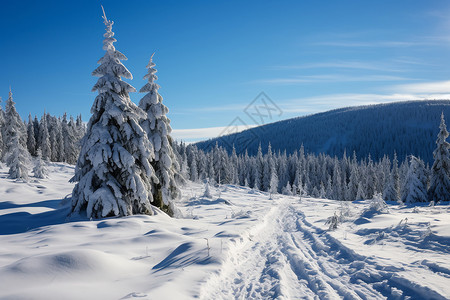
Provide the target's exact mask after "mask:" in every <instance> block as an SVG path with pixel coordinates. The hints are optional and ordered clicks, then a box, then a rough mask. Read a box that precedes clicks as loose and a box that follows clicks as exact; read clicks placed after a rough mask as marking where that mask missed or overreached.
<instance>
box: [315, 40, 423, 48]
mask: <svg viewBox="0 0 450 300" xmlns="http://www.w3.org/2000/svg"><path fill="white" fill-rule="evenodd" d="M313 45H315V46H331V47H349V48H397V47H413V46H420V45H430V42H424V41H414V42H412V41H373V42H372V41H371V42H361V41H321V42H315V43H313Z"/></svg>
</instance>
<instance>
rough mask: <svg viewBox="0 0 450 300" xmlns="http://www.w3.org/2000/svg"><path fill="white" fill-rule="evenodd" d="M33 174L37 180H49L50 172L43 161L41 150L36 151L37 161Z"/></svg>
mask: <svg viewBox="0 0 450 300" xmlns="http://www.w3.org/2000/svg"><path fill="white" fill-rule="evenodd" d="M33 174H34V177H36V178H41V179H42V178H47V177H48V170H47V166H46V164H45V162H44V161H43V160H42V152H41V149H40V148H38V149H37V150H36V160H35V165H34V168H33Z"/></svg>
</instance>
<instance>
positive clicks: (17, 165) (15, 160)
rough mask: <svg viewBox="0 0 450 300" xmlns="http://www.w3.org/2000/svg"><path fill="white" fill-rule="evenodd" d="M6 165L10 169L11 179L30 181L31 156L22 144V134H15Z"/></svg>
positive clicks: (10, 143)
mask: <svg viewBox="0 0 450 300" xmlns="http://www.w3.org/2000/svg"><path fill="white" fill-rule="evenodd" d="M8 148H9V149H10V150H9V152H8V153H7V154H6V165H7V166H8V167H9V171H8V173H9V176H8V177H9V178H11V179H22V180H24V181H28V171H29V165H30V154H29V153H28V151H27V149H26V148H25V147H24V146H23V145H22V143H21V142H20V134H19V133H18V134H14V135H13V136H12V137H11V139H10V142H9V144H8Z"/></svg>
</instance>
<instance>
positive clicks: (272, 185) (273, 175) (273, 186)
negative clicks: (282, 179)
mask: <svg viewBox="0 0 450 300" xmlns="http://www.w3.org/2000/svg"><path fill="white" fill-rule="evenodd" d="M277 192H278V176H277V171H276V168H275V166H272V169H271V170H270V182H269V193H270V196H269V198H270V199H272V194H276V193H277Z"/></svg>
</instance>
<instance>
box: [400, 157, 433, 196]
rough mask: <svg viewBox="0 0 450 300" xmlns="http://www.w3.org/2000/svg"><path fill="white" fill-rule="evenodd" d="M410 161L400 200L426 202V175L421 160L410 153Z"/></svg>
mask: <svg viewBox="0 0 450 300" xmlns="http://www.w3.org/2000/svg"><path fill="white" fill-rule="evenodd" d="M410 160H411V162H410V165H409V169H408V174H407V176H406V180H405V184H404V187H403V189H402V191H403V192H402V202H404V203H415V202H427V175H426V171H425V164H424V162H423V161H422V160H420V159H418V158H417V157H415V156H413V155H411V159H410Z"/></svg>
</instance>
